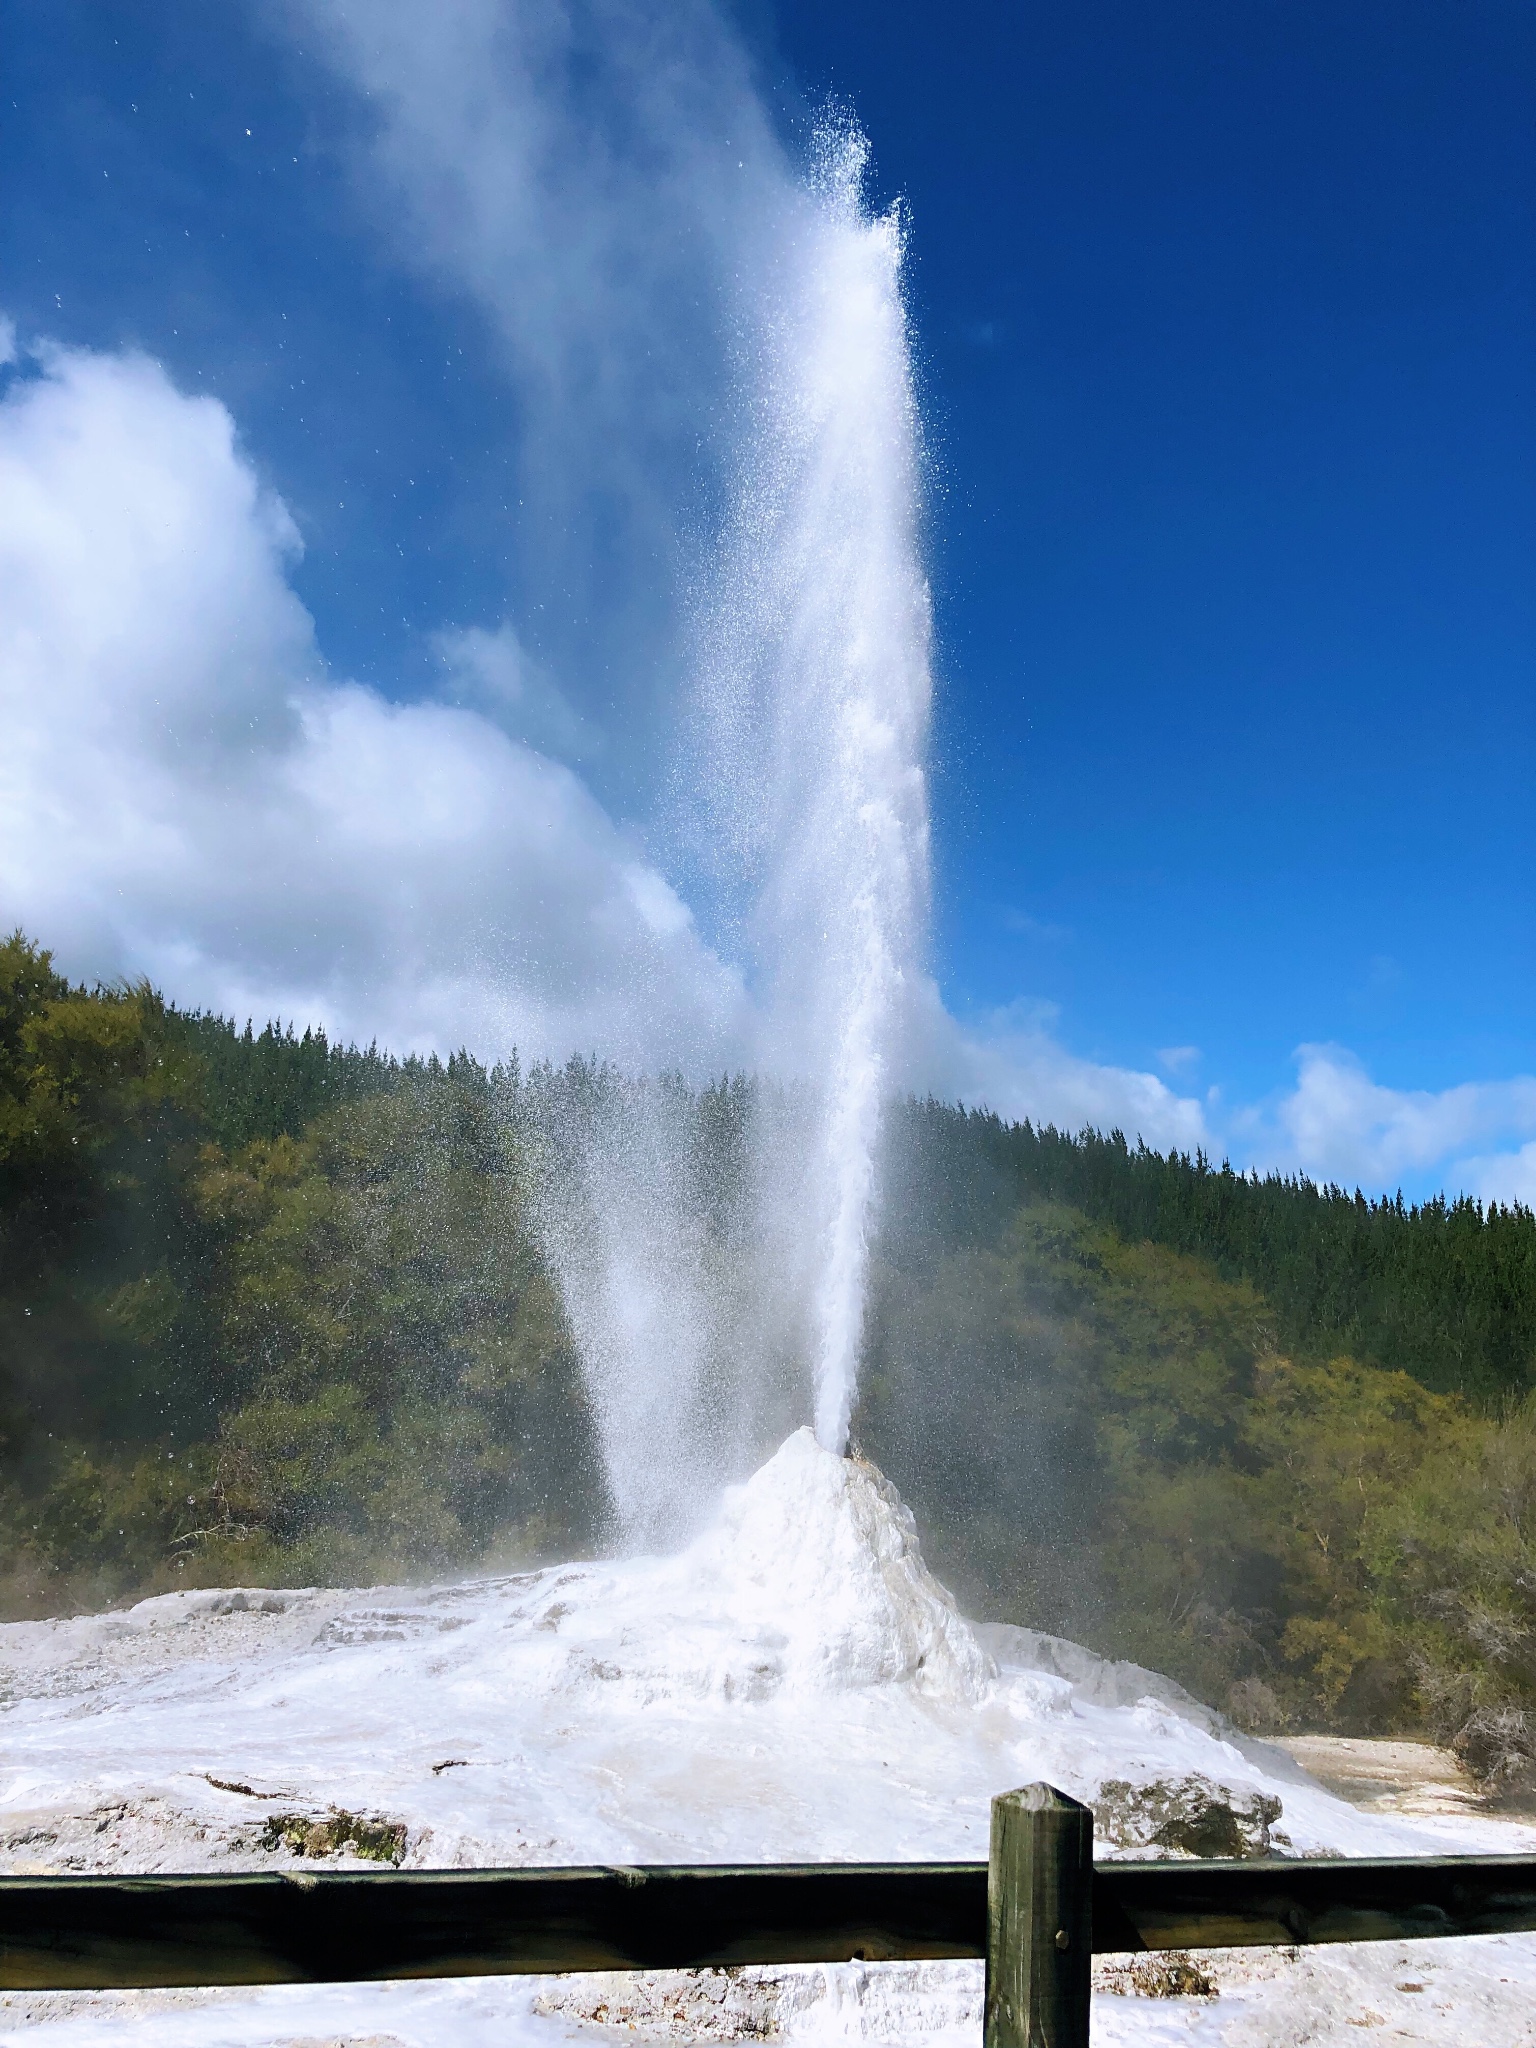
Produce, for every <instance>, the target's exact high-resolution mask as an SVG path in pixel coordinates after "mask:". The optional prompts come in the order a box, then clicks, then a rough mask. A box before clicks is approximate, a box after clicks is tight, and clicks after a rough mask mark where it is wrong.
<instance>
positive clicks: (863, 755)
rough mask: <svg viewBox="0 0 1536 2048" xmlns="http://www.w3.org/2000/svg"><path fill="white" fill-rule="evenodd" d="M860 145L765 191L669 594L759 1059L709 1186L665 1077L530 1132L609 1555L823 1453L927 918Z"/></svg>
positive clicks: (845, 1381)
mask: <svg viewBox="0 0 1536 2048" xmlns="http://www.w3.org/2000/svg"><path fill="white" fill-rule="evenodd" d="M866 158H867V146H866V144H865V142H864V139H863V137H862V136H861V135H860V134H859V133H858V132H857V131H856V130H855V129H853V128H851V127H849V126H847V125H841V126H837V125H834V126H831V127H828V128H827V129H825V130H824V131H823V132H822V134H821V136H820V138H819V140H818V144H817V148H816V151H815V156H814V166H813V173H812V176H811V177H810V179H809V180H808V181H807V182H804V183H798V184H797V183H792V182H789V181H787V180H786V183H785V185H784V187H783V188H782V190H781V191H780V192H779V194H778V202H779V205H778V220H777V226H776V230H775V232H774V234H773V235H772V236H771V237H770V241H771V250H770V256H769V258H768V260H767V261H766V263H765V265H764V275H763V276H762V277H761V278H760V279H759V282H758V287H757V294H758V295H757V296H756V297H755V298H752V299H749V301H748V305H747V311H746V313H745V314H744V316H743V319H744V324H745V325H746V327H747V328H748V329H749V334H748V337H747V339H746V340H745V341H744V342H743V344H742V349H741V380H742V384H743V387H744V396H743V399H742V415H743V422H742V424H741V426H740V431H739V434H738V437H737V444H736V455H735V460H734V465H733V469H732V473H731V477H732V480H731V489H730V495H729V509H728V512H727V515H726V517H725V522H724V530H723V533H722V535H721V537H720V539H719V541H718V543H717V545H716V546H715V547H714V548H713V549H712V550H711V552H710V563H711V567H710V570H709V573H708V576H707V578H706V588H705V589H704V591H703V593H702V595H700V596H699V598H698V600H697V603H696V606H695V611H696V619H695V630H694V636H693V646H694V673H695V689H694V697H695V711H696V714H697V716H696V725H695V738H696V741H697V744H696V746H695V749H694V753H693V756H692V761H691V780H692V783H693V785H694V786H693V791H692V804H693V808H694V810H695V811H696V812H697V813H698V814H699V815H700V816H702V817H703V818H704V819H705V820H706V827H705V830H704V833H703V834H702V837H703V838H704V839H705V841H706V842H707V849H708V858H707V866H708V868H709V871H710V872H709V885H710V887H711V888H712V889H713V892H714V894H715V896H716V898H717V900H718V903H719V905H720V918H719V924H720V937H721V940H722V943H724V944H725V945H726V947H727V949H728V950H734V952H735V954H736V957H737V958H738V960H739V963H740V966H741V969H742V973H743V976H744V978H745V980H746V983H747V985H748V988H749V989H750V991H751V993H752V996H753V997H754V1000H755V1008H756V1014H757V1016H758V1017H759V1019H760V1020H761V1036H760V1042H759V1044H758V1046H757V1048H756V1052H757V1058H756V1065H757V1067H758V1069H759V1071H760V1073H761V1074H762V1075H763V1076H765V1077H766V1081H765V1084H764V1086H763V1087H762V1088H759V1090H758V1091H757V1093H756V1095H755V1097H754V1098H753V1100H752V1101H751V1103H750V1104H749V1105H748V1106H747V1108H746V1110H745V1112H744V1115H745V1124H744V1128H743V1131H742V1133H741V1146H740V1153H739V1156H738V1157H737V1158H736V1159H735V1160H734V1162H733V1169H732V1174H731V1176H730V1177H729V1179H730V1185H729V1189H728V1191H725V1192H723V1191H722V1187H721V1185H720V1176H718V1175H717V1176H716V1178H715V1181H714V1183H712V1184H711V1185H710V1186H709V1187H705V1186H703V1185H702V1182H701V1174H700V1168H699V1162H698V1144H697V1142H696V1134H695V1133H693V1132H692V1131H691V1129H690V1128H689V1126H688V1119H687V1116H686V1114H684V1113H683V1111H682V1109H681V1108H680V1105H679V1101H678V1098H677V1095H676V1092H675V1091H669V1089H668V1087H667V1086H666V1085H665V1084H650V1085H646V1084H635V1085H629V1084H624V1083H619V1082H617V1081H613V1080H605V1081H603V1082H602V1083H601V1085H600V1086H598V1087H597V1098H599V1099H596V1100H594V1102H592V1103H591V1104H589V1105H586V1106H585V1107H584V1108H583V1111H582V1118H583V1119H584V1124H583V1128H584V1133H585V1135H584V1136H583V1137H582V1139H581V1141H580V1142H579V1143H577V1144H574V1145H573V1144H572V1142H571V1140H570V1136H569V1131H570V1128H571V1115H570V1105H569V1103H566V1104H565V1105H564V1107H563V1109H562V1119H563V1123H564V1127H565V1129H564V1133H563V1134H562V1133H561V1132H558V1131H555V1130H554V1127H553V1123H552V1125H551V1133H552V1135H551V1138H550V1145H549V1152H548V1155H547V1157H546V1161H545V1178H546V1182H547V1189H546V1193H545V1195H544V1196H543V1198H542V1200H543V1205H544V1229H543V1238H544V1243H545V1246H546V1249H547V1251H548V1255H549V1257H550V1259H551V1262H552V1264H553V1265H554V1267H555V1269H556V1271H557V1272H558V1274H559V1276H560V1280H561V1285H562V1289H563V1291H564V1295H565V1299H566V1303H567V1308H568V1311H569V1313H570V1316H571V1320H572V1324H573V1327H574V1330H575V1334H576V1337H577V1341H578V1344H579V1346H580V1348H581V1352H582V1356H583V1360H584V1364H585V1367H586V1371H587V1375H588V1380H589V1384H590V1387H591V1392H592V1398H593V1406H594V1410H595V1412H596V1416H597V1422H598V1429H599V1433H600V1437H601V1440H602V1443H603V1448H604V1454H605V1459H606V1463H607V1467H608V1475H609V1482H610V1492H611V1495H612V1498H613V1501H614V1505H615V1508H616V1510H617V1513H618V1518H619V1521H620V1524H621V1527H622V1531H623V1534H624V1535H625V1537H626V1538H627V1540H628V1541H629V1543H630V1544H631V1545H633V1546H643V1545H651V1544H657V1543H666V1542H671V1541H675V1540H677V1539H678V1538H679V1537H681V1536H683V1535H686V1534H687V1532H688V1531H689V1529H690V1528H692V1527H693V1526H696V1523H697V1518H698V1515H699V1514H700V1512H701V1511H702V1509H703V1508H704V1507H705V1506H706V1505H707V1503H708V1501H709V1500H710V1499H711V1498H712V1497H713V1496H714V1494H715V1493H716V1492H717V1491H718V1488H719V1486H720V1484H721V1483H723V1481H725V1480H726V1479H728V1478H731V1477H734V1476H740V1474H741V1473H742V1472H743V1471H745V1470H748V1469H750V1466H751V1464H752V1463H753V1462H755V1461H756V1459H757V1458H758V1457H759V1456H760V1455H761V1454H762V1452H763V1451H764V1450H765V1449H766V1448H767V1447H768V1445H769V1444H770V1443H771V1442H773V1441H775V1440H777V1438H778V1437H781V1436H782V1435H783V1434H784V1430H785V1428H786V1427H789V1426H792V1424H793V1423H794V1422H795V1421H797V1420H802V1419H804V1418H805V1416H806V1414H807V1412H809V1413H810V1414H811V1415H812V1416H813V1417H814V1423H815V1431H816V1437H817V1441H818V1442H819V1443H820V1444H821V1445H822V1446H823V1447H824V1448H826V1449H828V1450H832V1451H837V1452H841V1451H842V1450H843V1449H844V1448H845V1446H846V1444H847V1440H848V1428H849V1420H850V1416H851V1413H852V1408H853V1401H854V1393H855V1384H856V1376H857V1370H858V1360H859V1350H860V1343H861V1339H862V1333H863V1326H864V1312H865V1287H866V1277H867V1268H868V1245H869V1235H870V1228H871V1219H872V1214H873V1209H874V1204H875V1200H876V1185H875V1182H876V1158H877V1148H878V1143H879V1136H880V1122H881V1112H882V1108H883V1105H884V1101H885V1099H886V1096H887V1094H888V1091H889V1090H890V1088H891V1086H892V1085H893V1075H894V1070H895V1067H896V1064H897V1060H898V1057H899V1051H900V1041H901V1037H902V1034H903V1031H904V1029H905V1027H906V1022H907V1011H908V1005H909V1002H910V999H911V997H912V994H913V992H914V990H915V989H916V987H917V984H918V977H919V973H920V968H921V955H922V946H923V936H924V930H925V924H926V911H927V895H928V801H927V784H926V776H925V771H924V750H925V746H926V738H927V729H928V716H929V703H930V695H931V683H930V670H929V640H930V622H929V600H928V589H927V584H926V581H925V578H924V574H923V569H922V563H921V559H920V545H919V542H920V535H919V516H920V461H919V436H918V417H917V410H916V405H915V401H914V394H913V386H912V375H911V366H910V361H909V352H908V332H907V321H906V314H905V309H904V306H903V302H902V292H901V262H902V226H901V220H900V216H899V213H897V212H896V211H894V210H893V211H891V212H889V213H885V214H879V215H875V214H872V213H871V212H870V211H869V210H868V209H867V208H866V205H865V203H864V199H863V180H864V172H865V164H866ZM551 1160H552V1161H553V1170H552V1171H551ZM704 1178H705V1179H707V1178H708V1176H707V1175H705V1176H704ZM726 1212H728V1213H729V1227H728V1229H727V1230H726V1239H725V1241H722V1238H721V1227H722V1226H721V1217H722V1215H723V1214H726Z"/></svg>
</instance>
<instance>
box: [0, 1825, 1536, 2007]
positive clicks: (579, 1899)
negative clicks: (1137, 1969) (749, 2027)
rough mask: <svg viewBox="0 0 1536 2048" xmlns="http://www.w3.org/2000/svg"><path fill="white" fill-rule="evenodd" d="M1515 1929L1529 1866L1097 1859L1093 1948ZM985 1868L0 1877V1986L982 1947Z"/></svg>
mask: <svg viewBox="0 0 1536 2048" xmlns="http://www.w3.org/2000/svg"><path fill="white" fill-rule="evenodd" d="M1533 1928H1536V1858H1531V1857H1524V1856H1446V1857H1422V1858H1421V1857H1414V1858H1411V1859H1404V1858H1393V1859H1389V1860H1380V1859H1364V1858H1353V1857H1351V1858H1345V1859H1336V1860H1335V1859H1329V1860H1327V1861H1323V1860H1317V1861H1310V1860H1304V1861H1289V1860H1287V1861H1266V1862H1253V1863H1178V1862H1159V1863H1119V1862H1115V1863H1099V1864H1097V1865H1095V1866H1094V1869H1093V1884H1092V1946H1093V1948H1094V1949H1095V1950H1096V1951H1097V1952H1099V1953H1104V1952H1118V1951H1123V1950H1127V1949H1163V1948H1196V1947H1202V1948H1221V1947H1233V1946H1245V1945H1271V1946H1273V1945H1275V1944H1284V1945H1289V1944H1292V1943H1295V1944H1304V1943H1310V1942H1334V1941H1373V1940H1386V1939H1402V1938H1404V1937H1417V1936H1422V1935H1453V1934H1494V1933H1512V1932H1516V1931H1519V1930H1522V1929H1533ZM986 1948H987V1865H986V1864H985V1863H896V1864H889V1863H887V1864H876V1863H816V1864H804V1865H802V1864H759V1865H750V1866H747V1867H745V1868H738V1867H730V1866H722V1865H712V1864H704V1865H690V1866H685V1867H683V1868H673V1869H669V1868H655V1867H649V1868H645V1869H582V1870H476V1871H461V1870H434V1871H387V1870H386V1871H337V1872H327V1873H323V1874H322V1873H318V1872H317V1873H315V1874H313V1875H312V1874H310V1873H308V1872H283V1873H281V1874H274V1873H266V1872H263V1873H259V1874H253V1875H250V1876H239V1877H204V1876H198V1877H30V1878H21V1877H8V1878H0V1989H4V1990H54V1989H100V1988H106V1987H126V1986H133V1985H172V1984H188V1985H190V1984H280V1983H327V1982H330V1983H335V1982H341V1981H347V1980H354V1979H367V1978H376V1979H382V1978H389V1977H454V1976H479V1975H486V1976H491V1975H501V1974H509V1973H519V1972H522V1973H530V1972H534V1973H537V1972H545V1971H558V1970H615V1969H639V1968H643V1969H697V1968H702V1967H706V1966H709V1965H714V1964H732V1963H795V1962H799V1963H813V1962H846V1961H848V1960H850V1959H852V1958H856V1957H860V1958H863V1959H864V1960H866V1961H870V1962H876V1961H894V1960H902V1959H915V1958H939V1957H948V1956H982V1955H984V1954H985V1953H986Z"/></svg>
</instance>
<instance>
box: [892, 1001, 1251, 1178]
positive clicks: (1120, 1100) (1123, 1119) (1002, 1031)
mask: <svg viewBox="0 0 1536 2048" xmlns="http://www.w3.org/2000/svg"><path fill="white" fill-rule="evenodd" d="M1055 1017H1056V1013H1055V1011H1054V1010H1053V1009H1052V1008H1051V1006H1050V1005H1048V1004H1038V1003H1035V1004H1032V1003H1022V1002H1021V1003H1014V1004H1010V1005H1009V1006H1008V1007H1007V1008H1004V1009H999V1010H993V1011H989V1012H987V1013H986V1014H985V1015H983V1016H982V1017H981V1018H979V1019H978V1020H976V1021H975V1022H974V1023H972V1024H969V1025H964V1024H960V1023H958V1022H957V1021H956V1020H955V1019H954V1018H953V1017H951V1016H950V1015H949V1014H948V1012H947V1011H946V1010H945V1009H944V1008H943V1005H942V1003H941V1001H940V998H939V994H938V991H937V989H935V988H934V987H933V986H932V985H931V984H930V985H929V987H928V989H927V991H926V1000H925V1003H924V1008H923V1024H922V1027H921V1030H922V1038H921V1044H920V1049H919V1051H918V1054H917V1057H916V1059H915V1061H914V1063H913V1072H914V1085H915V1086H916V1087H918V1088H919V1089H931V1090H932V1092H933V1093H934V1094H936V1095H938V1096H940V1097H944V1098H947V1099H949V1100H960V1101H964V1102H969V1103H973V1104H976V1105H979V1106H983V1107H985V1108H988V1109H992V1110H995V1111H996V1112H997V1114H998V1115H999V1116H1001V1117H1004V1118H1006V1119H1009V1120H1022V1119H1023V1118H1025V1117H1028V1118H1029V1119H1030V1120H1031V1122H1033V1123H1037V1124H1054V1125H1055V1126H1056V1128H1057V1129H1058V1130H1063V1131H1080V1130H1081V1129H1082V1128H1083V1126H1084V1125H1085V1124H1091V1125H1092V1126H1093V1127H1094V1128H1095V1129H1096V1130H1101V1131H1111V1130H1121V1131H1124V1132H1125V1134H1126V1136H1127V1137H1128V1138H1130V1139H1131V1140H1132V1142H1133V1143H1134V1141H1135V1140H1136V1139H1137V1138H1145V1139H1146V1141H1147V1143H1148V1144H1149V1145H1153V1146H1156V1147H1159V1148H1160V1149H1162V1150H1167V1149H1168V1148H1169V1147H1176V1148H1177V1149H1178V1150H1179V1151H1181V1152H1193V1151H1194V1150H1195V1149H1196V1148H1197V1147H1199V1146H1204V1147H1205V1148H1206V1149H1207V1150H1209V1149H1210V1147H1211V1145H1212V1142H1213V1141H1212V1138H1211V1133H1210V1131H1209V1130H1208V1128H1207V1126H1206V1120H1205V1113H1204V1111H1203V1109H1202V1107H1201V1105H1200V1103H1199V1102H1197V1101H1195V1100H1193V1099H1192V1098H1191V1097H1189V1096H1181V1095H1175V1094H1174V1092H1173V1090H1172V1089H1171V1088H1169V1087H1168V1086H1167V1084H1166V1083H1165V1082H1163V1081H1160V1080H1159V1079H1158V1077H1157V1076H1156V1074H1144V1073H1138V1072H1137V1071H1136V1069H1135V1068H1132V1067H1114V1066H1106V1065H1102V1064H1100V1063H1099V1062H1097V1061H1094V1060H1085V1059H1081V1058H1079V1057H1078V1056H1077V1055H1076V1054H1075V1053H1072V1052H1069V1051H1068V1050H1067V1049H1066V1048H1065V1047H1064V1046H1063V1045H1062V1044H1061V1042H1060V1040H1059V1039H1058V1038H1057V1037H1056V1036H1055V1034H1054V1032H1053V1030H1052V1028H1051V1027H1052V1025H1053V1024H1054V1023H1055Z"/></svg>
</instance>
